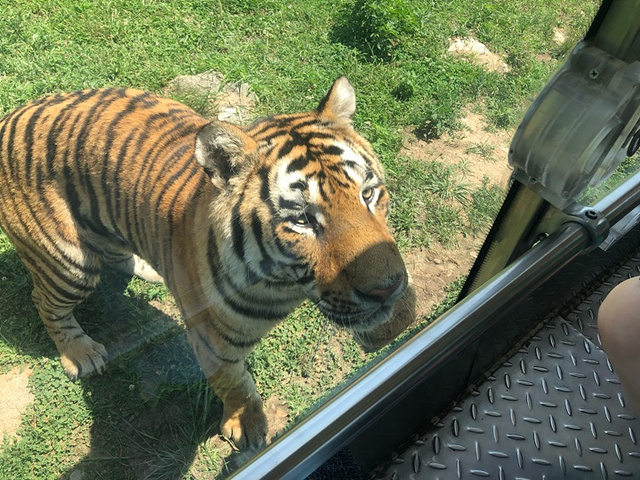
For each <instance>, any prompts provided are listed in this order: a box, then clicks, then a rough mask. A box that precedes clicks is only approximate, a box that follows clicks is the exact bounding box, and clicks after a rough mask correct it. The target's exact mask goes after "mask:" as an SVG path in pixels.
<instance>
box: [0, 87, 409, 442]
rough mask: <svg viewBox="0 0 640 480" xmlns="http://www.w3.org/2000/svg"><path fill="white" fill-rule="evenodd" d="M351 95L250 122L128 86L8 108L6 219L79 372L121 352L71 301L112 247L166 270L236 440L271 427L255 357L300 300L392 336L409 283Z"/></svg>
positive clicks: (71, 372)
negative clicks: (96, 333) (253, 369)
mask: <svg viewBox="0 0 640 480" xmlns="http://www.w3.org/2000/svg"><path fill="white" fill-rule="evenodd" d="M354 111H355V94H354V91H353V88H352V87H351V85H350V84H349V82H348V81H347V80H346V79H345V78H344V77H341V78H339V79H338V80H336V82H335V83H334V84H333V86H332V87H331V89H330V90H329V92H328V93H327V95H326V96H325V97H324V98H323V99H322V101H321V102H320V104H319V105H318V107H317V108H316V109H315V110H313V111H310V112H306V113H300V114H281V115H276V116H273V117H268V118H264V119H260V120H258V121H256V122H255V123H254V124H252V125H250V126H248V127H239V126H236V125H233V124H230V123H226V122H219V121H210V120H207V119H205V118H203V117H201V116H200V115H198V114H196V113H195V112H193V111H192V110H190V109H189V108H187V107H185V106H184V105H182V104H180V103H177V102H175V101H173V100H169V99H165V98H160V97H157V96H155V95H152V94H150V93H147V92H142V91H138V90H131V89H100V90H86V91H79V92H73V93H68V94H59V95H53V96H49V97H45V98H42V99H40V100H37V101H34V102H31V103H29V104H27V105H25V106H23V107H21V108H19V109H17V110H15V111H14V112H12V113H10V114H9V115H8V116H7V117H5V118H4V119H2V120H1V121H0V228H1V229H2V230H3V232H4V233H5V234H6V235H7V236H8V238H9V240H10V241H11V242H12V243H13V245H14V246H15V249H16V252H17V254H18V255H19V256H20V258H21V259H22V260H23V262H24V263H25V265H26V266H27V268H28V269H29V272H30V274H31V277H32V280H33V293H32V298H33V301H34V303H35V305H36V307H37V310H38V313H39V315H40V317H41V318H42V320H43V323H44V325H45V327H46V329H47V331H48V332H49V334H50V336H51V338H52V339H53V341H54V343H55V344H56V347H57V349H58V351H59V352H60V357H61V363H62V365H63V367H64V370H65V372H66V373H67V375H68V376H69V377H70V378H72V379H75V378H78V377H80V376H85V375H89V374H92V373H94V372H98V373H99V372H101V371H102V370H103V369H104V367H105V365H106V363H107V362H108V361H109V360H110V357H109V354H108V352H107V350H106V349H105V347H104V346H103V345H101V344H99V343H97V342H95V341H94V340H92V339H91V338H90V337H89V336H88V335H87V334H86V333H85V332H84V330H83V329H82V328H81V327H80V325H79V324H78V322H77V321H76V319H75V317H74V315H73V308H74V307H75V305H77V304H78V303H79V302H81V301H82V300H83V299H84V298H86V297H87V296H88V295H89V294H90V293H91V292H92V291H93V289H94V288H95V286H96V285H97V284H98V282H99V280H100V275H101V272H102V268H103V265H105V264H113V265H116V266H118V267H120V268H121V269H123V270H125V271H127V272H129V273H134V274H137V275H139V276H141V277H142V278H145V279H147V280H151V281H164V282H165V283H166V285H167V287H168V288H169V291H170V292H171V293H172V295H173V296H174V297H175V299H176V302H177V304H178V306H179V308H180V311H181V314H182V315H183V317H184V319H185V323H186V325H187V334H188V337H189V341H190V343H191V345H192V347H193V350H194V352H195V355H196V358H197V359H198V362H199V364H200V366H201V368H202V370H203V372H204V374H205V375H206V377H207V379H208V380H209V382H210V384H211V385H212V387H213V389H214V391H215V392H216V394H217V395H218V396H219V397H220V398H221V400H222V401H223V405H224V411H223V418H222V422H221V432H222V434H223V435H225V436H227V437H228V438H230V439H232V440H233V441H234V442H235V443H236V445H238V446H239V447H243V446H245V445H252V446H259V445H261V444H262V443H263V441H264V437H265V434H266V428H267V425H266V417H265V416H264V413H263V410H262V402H261V400H260V397H259V395H258V393H257V391H256V388H255V384H254V382H253V379H252V378H251V376H250V375H249V373H248V372H247V370H246V366H245V361H244V359H245V358H246V356H247V355H248V354H249V353H250V352H251V350H252V349H253V347H254V346H255V345H256V344H257V343H258V342H259V340H260V339H261V338H262V337H263V336H264V335H265V334H266V333H267V332H268V331H269V330H270V329H271V328H272V327H273V326H274V325H275V324H276V323H277V322H278V321H280V320H282V319H283V318H284V317H286V315H288V314H289V313H290V312H291V311H292V310H294V309H295V308H296V307H297V306H298V305H299V304H300V303H301V302H302V301H303V300H305V299H311V301H312V302H314V303H315V305H317V307H318V309H319V310H320V311H321V312H322V313H323V314H324V315H325V316H326V317H327V318H328V319H329V320H331V321H333V322H335V323H336V324H338V325H340V326H343V327H346V328H348V329H350V330H351V331H353V333H354V335H355V336H356V338H357V339H358V340H359V341H360V343H362V344H363V346H365V347H367V348H377V347H379V346H381V345H383V344H385V343H387V342H388V341H390V340H392V339H393V338H395V336H396V335H397V334H398V333H399V332H401V331H402V330H403V329H404V328H405V327H406V325H407V324H408V323H410V322H411V320H412V319H413V311H412V302H413V298H414V297H413V292H412V290H411V288H407V284H408V278H407V273H406V270H405V267H404V263H403V261H402V258H401V256H400V254H399V252H398V249H397V247H396V245H395V242H394V240H393V238H392V236H391V234H390V232H389V230H388V228H387V225H386V217H387V213H388V204H389V196H388V192H387V190H386V188H385V186H384V173H383V170H382V166H381V164H380V162H379V161H378V159H377V157H376V156H375V153H374V152H373V150H372V149H371V147H370V145H369V144H368V143H367V142H366V141H365V140H364V139H363V138H362V137H361V136H359V135H358V134H357V133H356V132H355V130H354V129H353V127H352V125H351V116H352V115H353V113H354ZM400 300H401V301H400Z"/></svg>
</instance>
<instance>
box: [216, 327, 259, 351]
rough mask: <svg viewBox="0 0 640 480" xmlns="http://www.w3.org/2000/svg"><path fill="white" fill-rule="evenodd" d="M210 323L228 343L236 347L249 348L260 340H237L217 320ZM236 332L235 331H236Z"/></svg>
mask: <svg viewBox="0 0 640 480" xmlns="http://www.w3.org/2000/svg"><path fill="white" fill-rule="evenodd" d="M209 325H211V327H212V328H213V329H214V330H215V331H216V333H217V334H218V335H219V336H220V337H221V338H222V339H223V340H224V341H225V342H227V343H228V344H230V345H232V346H234V347H236V348H249V347H253V346H255V345H256V344H257V343H258V342H260V338H257V339H254V340H251V341H246V340H236V339H235V338H231V337H230V336H229V335H227V334H226V333H224V332H223V331H222V329H221V328H220V326H219V325H218V322H217V321H214V322H209ZM234 333H235V332H234Z"/></svg>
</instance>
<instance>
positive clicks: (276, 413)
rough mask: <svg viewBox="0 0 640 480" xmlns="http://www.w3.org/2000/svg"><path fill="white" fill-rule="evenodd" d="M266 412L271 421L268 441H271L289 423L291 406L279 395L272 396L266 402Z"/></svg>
mask: <svg viewBox="0 0 640 480" xmlns="http://www.w3.org/2000/svg"><path fill="white" fill-rule="evenodd" d="M264 413H265V415H266V416H267V421H268V422H269V423H268V425H269V431H268V432H267V442H269V443H271V441H272V439H273V438H274V437H275V436H276V435H278V434H279V433H282V432H283V431H284V429H285V427H286V426H287V424H288V423H289V408H288V407H287V405H286V404H285V403H284V402H283V401H282V400H280V399H279V398H278V397H276V396H272V397H269V398H268V399H267V401H266V402H264Z"/></svg>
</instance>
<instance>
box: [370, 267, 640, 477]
mask: <svg viewBox="0 0 640 480" xmlns="http://www.w3.org/2000/svg"><path fill="white" fill-rule="evenodd" d="M638 274H640V257H637V258H632V259H631V260H630V261H629V262H627V263H626V264H625V265H624V266H623V267H622V268H620V269H619V270H618V271H617V272H616V273H615V274H614V275H612V276H611V277H610V278H609V279H607V280H606V281H605V282H604V283H603V284H602V286H601V287H600V288H598V289H597V290H596V291H594V292H593V293H592V294H591V295H590V296H589V297H588V298H587V299H586V300H585V301H583V302H582V303H581V304H580V305H579V306H578V307H577V308H576V309H575V310H573V311H572V312H571V313H569V314H566V315H565V316H564V317H561V316H556V317H555V318H553V319H551V320H549V321H548V322H546V323H545V324H544V325H543V327H542V328H541V329H540V330H539V331H537V332H536V333H535V335H533V337H532V338H531V339H530V341H529V342H528V343H527V345H525V346H524V347H522V348H520V349H519V350H518V351H517V352H516V353H515V354H514V355H513V356H512V357H511V358H510V359H509V360H508V361H507V362H505V363H504V364H503V365H502V366H501V367H500V368H499V369H497V370H496V371H495V372H494V373H493V375H492V376H490V377H489V378H488V379H487V380H486V381H485V382H484V383H483V384H481V385H480V386H479V387H478V388H477V389H475V390H474V391H473V392H472V393H471V394H470V395H469V396H468V397H466V398H465V399H464V400H462V401H460V402H459V403H458V404H456V405H455V407H454V408H453V409H452V410H451V411H450V412H449V413H448V414H447V415H446V416H445V417H443V418H442V419H440V420H439V421H437V422H435V425H434V427H433V428H431V429H430V430H429V431H428V432H427V433H426V434H423V435H422V436H421V437H420V438H419V440H417V441H416V442H415V443H414V444H413V445H412V446H411V447H409V448H408V449H406V450H405V451H404V452H403V453H401V454H400V455H398V456H397V457H396V458H395V460H394V462H393V463H392V464H391V465H390V466H388V467H387V469H386V470H384V471H383V473H382V474H381V475H378V478H385V479H393V480H404V479H411V480H417V479H429V480H437V479H440V480H448V479H478V478H494V479H523V480H524V479H549V480H551V479H556V478H557V479H561V478H570V479H591V478H593V479H605V480H606V479H614V478H628V477H631V478H639V477H640V446H639V445H638V434H640V423H639V422H638V420H637V419H636V418H635V416H634V415H633V413H632V412H631V411H630V410H629V409H628V408H627V407H626V404H625V400H624V394H623V392H622V388H621V385H620V382H619V380H618V378H617V376H616V375H615V372H614V371H613V369H612V367H611V364H610V362H609V360H608V358H607V356H606V354H605V353H604V352H603V351H602V349H601V348H600V342H599V337H598V331H597V324H596V313H597V309H598V306H599V305H600V303H601V302H602V300H603V299H604V297H605V296H606V295H607V294H608V293H609V291H610V290H611V289H612V288H613V287H614V286H615V285H617V284H618V283H619V282H621V281H622V280H624V279H626V278H628V277H630V276H635V275H638Z"/></svg>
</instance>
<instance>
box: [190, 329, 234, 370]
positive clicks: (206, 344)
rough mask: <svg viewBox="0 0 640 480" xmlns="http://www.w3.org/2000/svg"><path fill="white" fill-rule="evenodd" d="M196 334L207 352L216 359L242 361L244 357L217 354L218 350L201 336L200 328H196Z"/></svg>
mask: <svg viewBox="0 0 640 480" xmlns="http://www.w3.org/2000/svg"><path fill="white" fill-rule="evenodd" d="M191 330H192V331H193V330H194V329H191ZM196 335H197V336H198V338H199V339H200V341H201V342H202V344H204V345H205V346H206V347H207V350H208V351H209V354H211V355H212V356H214V357H215V358H216V359H217V360H220V361H221V362H225V363H239V362H242V361H244V359H230V358H225V357H221V356H220V355H219V354H218V352H216V351H215V349H214V348H213V346H212V345H211V344H210V343H209V341H208V339H207V338H205V337H203V336H202V333H201V332H200V330H196Z"/></svg>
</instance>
